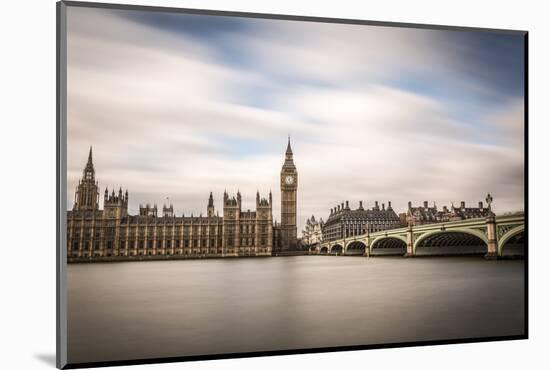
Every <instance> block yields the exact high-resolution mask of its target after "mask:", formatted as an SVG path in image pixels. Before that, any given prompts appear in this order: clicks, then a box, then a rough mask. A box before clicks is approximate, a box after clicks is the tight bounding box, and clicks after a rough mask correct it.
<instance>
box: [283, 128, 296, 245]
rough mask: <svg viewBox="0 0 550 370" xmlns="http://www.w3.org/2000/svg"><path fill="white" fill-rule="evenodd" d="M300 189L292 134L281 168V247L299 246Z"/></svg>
mask: <svg viewBox="0 0 550 370" xmlns="http://www.w3.org/2000/svg"><path fill="white" fill-rule="evenodd" d="M297 189H298V171H296V166H295V165H294V161H293V158H292V148H291V147H290V136H289V137H288V146H287V147H286V153H285V163H284V164H283V168H282V169H281V249H282V250H292V249H295V248H296V246H297V241H298V230H297V228H296V191H297Z"/></svg>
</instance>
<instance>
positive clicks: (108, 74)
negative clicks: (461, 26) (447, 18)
mask: <svg viewBox="0 0 550 370" xmlns="http://www.w3.org/2000/svg"><path fill="white" fill-rule="evenodd" d="M286 23H288V22H286ZM270 24H271V25H270V26H269V27H266V30H265V31H262V30H261V29H259V30H258V32H256V33H254V34H249V35H247V36H227V37H226V38H225V39H224V40H225V42H231V43H232V45H234V46H235V47H236V48H237V50H239V48H240V50H242V51H243V53H244V54H243V55H241V57H243V58H249V59H250V60H251V61H254V65H255V66H256V68H254V69H248V70H247V69H245V68H242V67H239V66H238V65H229V64H224V62H223V59H221V58H220V57H219V53H217V52H216V50H214V49H215V45H211V44H207V43H201V42H199V41H198V40H197V39H193V38H190V37H184V36H183V35H177V36H176V35H174V34H172V33H169V32H164V31H161V30H157V29H154V28H152V27H150V26H145V25H141V24H138V23H135V22H132V21H131V20H128V19H124V18H120V17H117V16H115V15H113V13H112V12H111V11H106V10H92V9H81V8H71V9H70V13H69V40H68V42H69V56H68V57H69V68H68V92H69V94H68V95H69V96H68V130H69V131H68V132H69V135H68V201H69V206H70V205H72V199H73V195H74V194H73V191H74V187H75V184H76V182H77V181H78V178H79V177H80V176H81V171H82V168H83V166H84V164H85V162H86V158H87V150H88V146H89V145H90V144H92V145H93V146H94V163H95V166H96V171H97V178H98V180H99V182H100V186H101V187H102V190H103V189H104V187H105V186H106V185H108V186H109V187H112V186H115V187H116V188H117V189H118V187H119V186H122V187H123V188H128V189H129V193H130V208H131V211H132V212H136V211H137V207H138V205H139V203H146V202H150V203H154V202H156V203H159V204H162V203H163V201H165V198H166V197H169V198H170V201H171V202H173V203H174V205H175V207H176V210H177V212H178V213H179V214H181V212H183V211H184V212H185V213H186V214H190V213H191V212H193V213H194V214H199V213H201V212H202V213H205V211H206V202H207V198H208V194H209V192H210V191H213V192H214V196H215V200H216V206H217V207H218V208H221V197H222V194H223V191H224V189H227V190H228V191H230V192H233V193H235V192H236V191H237V189H240V191H241V192H242V193H243V198H244V199H243V200H244V209H245V210H246V209H247V208H251V209H253V208H254V201H255V194H256V190H258V189H259V190H260V193H261V194H262V196H267V192H268V191H269V190H270V189H271V190H273V197H274V201H275V208H274V217H275V218H277V219H279V218H280V216H279V206H278V204H279V202H280V198H279V190H278V186H279V171H280V167H281V165H282V161H283V155H284V149H285V147H286V135H287V133H291V134H292V137H293V149H294V153H295V162H296V165H297V167H298V171H299V180H300V186H299V212H300V214H299V219H300V225H299V227H301V226H302V225H303V223H304V221H305V218H306V217H308V216H311V214H315V215H316V217H319V216H322V217H325V218H326V216H327V213H328V211H329V209H330V207H333V206H334V205H336V204H339V203H340V202H341V201H343V200H347V199H349V200H350V201H351V203H352V205H354V204H357V202H358V201H359V200H365V201H367V204H368V205H370V204H372V203H373V202H374V200H379V201H381V202H386V201H387V200H392V205H393V206H394V208H395V209H397V210H398V211H399V210H401V211H403V210H404V207H405V205H406V202H407V201H408V200H412V201H413V202H415V203H417V202H421V201H423V200H429V201H436V202H437V203H438V204H441V205H442V204H443V203H446V204H448V203H449V202H451V201H455V202H458V201H460V200H466V201H467V202H470V203H472V202H477V201H478V200H481V199H482V198H483V197H484V196H485V195H486V193H487V192H488V191H490V192H492V193H493V195H494V197H495V207H496V208H497V210H500V211H506V210H512V209H521V208H522V205H523V155H522V153H523V152H522V150H523V148H522V145H523V137H522V128H523V111H522V104H523V102H522V101H521V100H510V101H506V102H505V104H501V105H500V106H499V107H498V108H497V109H495V111H493V112H491V113H490V114H487V115H485V116H483V117H480V118H479V120H478V121H479V122H478V123H477V125H473V124H470V123H469V122H460V121H459V120H457V119H456V118H453V117H452V116H451V115H450V114H449V110H448V107H447V106H446V104H445V102H444V101H440V100H437V99H435V98H433V97H428V96H423V95H420V94H415V93H412V92H407V91H404V90H400V89H398V88H396V87H395V86H394V87H390V86H387V85H385V84H384V83H383V80H384V78H387V77H388V76H391V75H392V74H396V73H410V72H411V71H414V73H419V72H422V73H427V72H429V71H430V69H437V67H433V65H436V66H437V65H438V64H444V63H447V62H448V63H453V62H452V61H449V60H448V57H447V55H446V54H445V53H444V52H443V51H442V50H441V49H440V48H438V47H434V43H435V44H436V45H440V44H441V40H438V38H437V36H434V34H433V31H415V32H412V33H411V32H410V30H407V32H405V31H403V30H398V29H390V30H388V29H382V28H375V29H374V30H372V31H369V32H363V33H361V34H358V33H356V32H355V30H356V29H357V27H356V26H345V27H343V26H342V27H337V29H335V28H333V27H332V26H334V25H326V24H325V25H315V29H311V28H310V27H306V26H304V25H303V24H300V23H292V24H291V25H290V26H289V25H288V24H285V25H284V27H282V26H281V25H278V24H277V22H273V21H271V22H270ZM430 32H431V33H430ZM245 50H246V52H245ZM399 55H407V58H401V59H399V58H398V56H399ZM427 60H429V61H430V65H427V64H426V61H427ZM456 63H458V62H456ZM289 77H302V78H304V79H305V78H306V77H307V78H311V79H314V80H316V81H321V80H322V81H325V82H327V84H324V85H322V86H318V85H311V84H307V83H306V82H303V81H302V82H300V83H289V82H287V80H286V78H289ZM328 82H334V83H328ZM243 86H244V87H246V89H243ZM255 87H257V89H255ZM473 88H477V87H472V88H471V89H473ZM266 89H267V91H269V92H268V94H269V96H264V100H267V101H268V104H267V106H266V107H263V108H261V107H257V106H256V107H255V106H253V105H252V104H247V103H246V101H247V99H249V98H250V97H249V95H250V91H253V92H257V93H258V94H264V93H265V92H264V91H266ZM471 89H470V88H469V90H468V91H470V90H471ZM244 90H246V91H244ZM248 145H252V146H253V148H248V147H247V146H248ZM220 211H221V209H220Z"/></svg>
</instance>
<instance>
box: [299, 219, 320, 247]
mask: <svg viewBox="0 0 550 370" xmlns="http://www.w3.org/2000/svg"><path fill="white" fill-rule="evenodd" d="M323 225H324V221H323V219H322V218H321V219H320V220H319V221H317V220H316V219H315V216H314V215H312V216H311V218H308V220H307V222H306V227H305V228H304V230H302V242H303V243H304V244H305V245H306V246H312V245H316V244H319V243H321V242H322V241H323V234H322V228H323Z"/></svg>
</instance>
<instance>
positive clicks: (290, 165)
mask: <svg viewBox="0 0 550 370" xmlns="http://www.w3.org/2000/svg"><path fill="white" fill-rule="evenodd" d="M284 169H286V170H296V166H295V165H294V159H293V153H292V147H291V146H290V135H289V136H288V144H287V146H286V152H285V163H284V164H283V170H284Z"/></svg>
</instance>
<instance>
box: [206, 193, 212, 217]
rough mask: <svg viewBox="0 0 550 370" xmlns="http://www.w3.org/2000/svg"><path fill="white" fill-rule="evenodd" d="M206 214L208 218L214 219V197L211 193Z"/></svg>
mask: <svg viewBox="0 0 550 370" xmlns="http://www.w3.org/2000/svg"><path fill="white" fill-rule="evenodd" d="M206 214H207V215H208V217H214V197H213V196H212V192H210V196H209V197H208V207H206Z"/></svg>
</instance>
